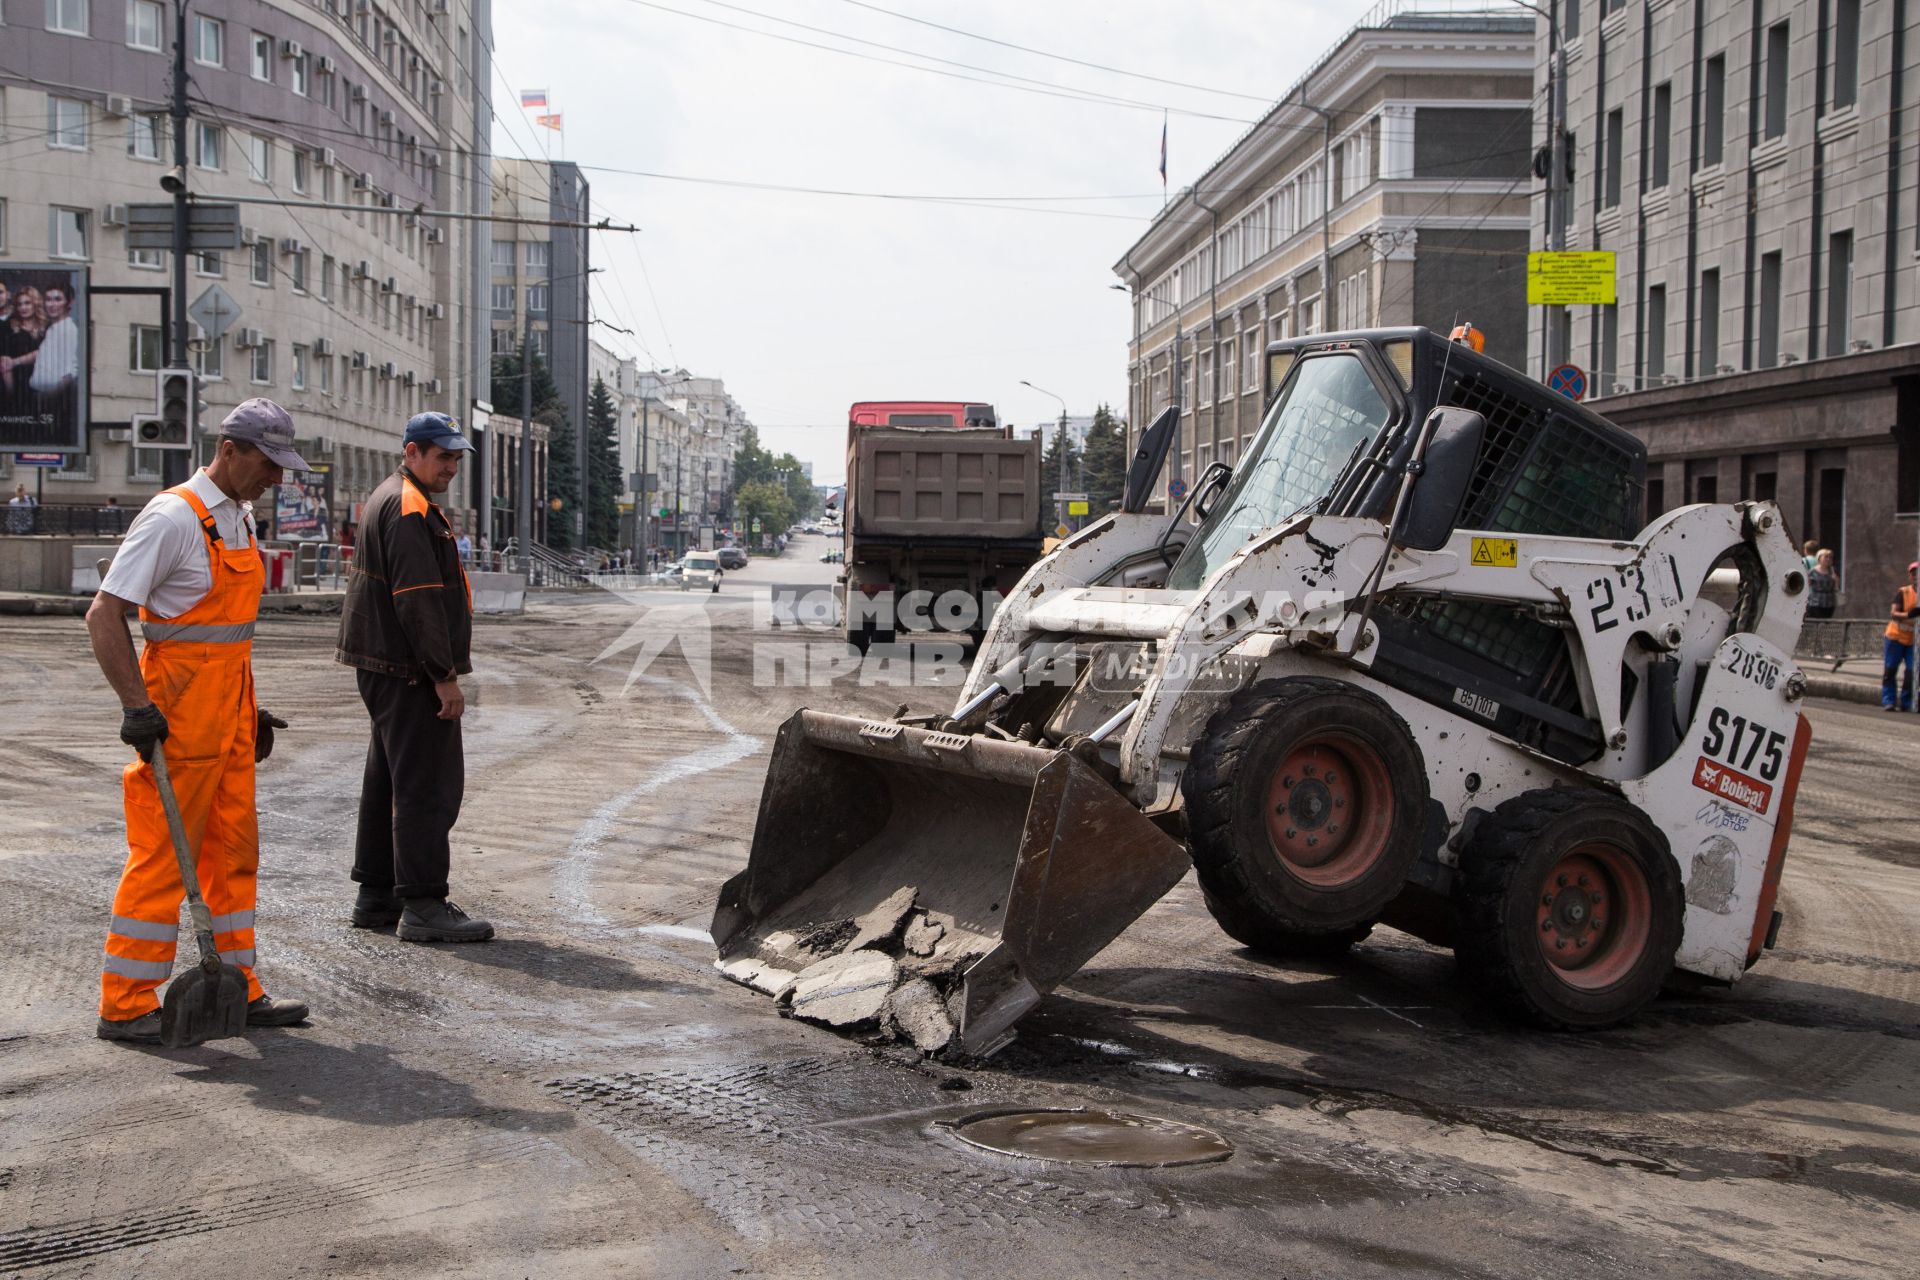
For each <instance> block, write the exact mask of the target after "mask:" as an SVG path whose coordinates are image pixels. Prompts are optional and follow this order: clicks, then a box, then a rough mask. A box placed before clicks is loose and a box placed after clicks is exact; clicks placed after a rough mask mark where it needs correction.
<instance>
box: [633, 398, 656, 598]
mask: <svg viewBox="0 0 1920 1280" xmlns="http://www.w3.org/2000/svg"><path fill="white" fill-rule="evenodd" d="M652 407H653V401H652V400H650V399H648V398H647V397H646V396H641V397H640V549H639V551H638V552H637V553H636V554H637V555H638V557H639V561H640V563H641V564H648V563H650V561H649V559H648V556H647V551H648V548H649V546H650V545H651V543H652V541H653V527H652V526H653V490H652V489H650V488H648V487H647V416H648V415H647V411H648V410H649V409H651V408H652Z"/></svg>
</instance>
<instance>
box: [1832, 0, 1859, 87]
mask: <svg viewBox="0 0 1920 1280" xmlns="http://www.w3.org/2000/svg"><path fill="white" fill-rule="evenodd" d="M1859 100H1860V0H1834V2H1833V108H1834V110H1836V111H1839V110H1842V109H1844V108H1846V107H1850V106H1852V105H1853V104H1854V103H1855V102H1858V101H1859Z"/></svg>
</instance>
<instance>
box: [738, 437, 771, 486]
mask: <svg viewBox="0 0 1920 1280" xmlns="http://www.w3.org/2000/svg"><path fill="white" fill-rule="evenodd" d="M773 469H774V460H773V455H772V454H770V453H768V452H767V451H766V449H764V448H763V447H761V444H760V432H759V431H758V430H756V429H755V428H753V427H748V428H747V429H746V432H745V434H743V435H742V436H741V437H740V448H739V449H737V450H736V451H735V452H734V455H733V490H734V492H735V493H736V494H737V493H739V492H740V490H741V489H742V488H743V487H745V486H747V485H750V484H752V483H753V482H754V481H756V480H772V479H774V478H775V477H774V473H773Z"/></svg>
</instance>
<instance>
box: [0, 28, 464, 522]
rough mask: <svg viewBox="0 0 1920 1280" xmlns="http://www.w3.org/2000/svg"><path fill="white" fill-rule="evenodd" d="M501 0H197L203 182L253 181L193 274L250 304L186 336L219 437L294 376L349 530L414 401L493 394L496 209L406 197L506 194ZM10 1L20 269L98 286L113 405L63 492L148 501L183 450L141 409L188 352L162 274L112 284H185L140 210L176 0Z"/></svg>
mask: <svg viewBox="0 0 1920 1280" xmlns="http://www.w3.org/2000/svg"><path fill="white" fill-rule="evenodd" d="M490 12H491V11H490V7H489V4H488V2H487V0H433V3H423V2H422V0H353V3H348V0H317V2H316V0H248V2H247V3H241V0H196V3H195V4H194V5H193V7H192V9H191V11H190V12H189V14H188V29H187V61H188V71H189V73H190V75H191V77H192V80H191V85H192V87H191V91H190V110H191V113H192V118H191V120H190V121H189V125H188V138H187V159H188V165H187V173H186V180H187V185H188V188H189V190H190V191H191V192H192V193H193V194H194V195H195V196H196V197H199V198H203V199H207V200H211V201H216V202H217V201H220V200H223V199H224V200H240V201H243V202H244V203H241V205H240V210H241V223H242V227H243V230H242V233H241V240H242V244H241V246H240V248H239V249H238V250H237V251H233V252H220V253H206V254H201V255H197V256H195V257H194V258H192V259H191V260H190V262H191V265H190V268H189V270H190V278H189V280H188V293H189V298H190V299H191V298H196V297H197V296H199V295H201V294H202V293H203V291H205V290H206V289H207V288H209V287H210V286H215V285H217V286H219V287H220V288H222V289H223V290H224V291H225V292H226V293H227V294H228V295H230V297H231V299H232V301H233V302H234V303H235V304H237V307H238V310H239V315H238V318H237V320H236V322H235V323H234V324H233V327H232V328H231V329H229V330H228V331H227V332H226V333H225V334H224V335H222V336H220V337H217V338H215V337H209V336H208V335H207V334H205V333H203V332H201V331H199V330H198V328H197V327H196V328H195V329H194V331H193V332H192V334H191V335H190V336H191V339H192V341H191V345H190V350H191V359H192V362H193V363H194V365H195V366H196V367H197V368H198V369H199V370H200V372H201V373H202V374H203V375H204V377H205V379H206V383H205V389H204V391H203V393H202V398H203V399H204V400H205V401H206V402H207V404H208V405H209V411H208V413H207V414H205V415H203V418H202V433H203V434H202V438H201V442H200V445H201V457H202V459H204V458H205V457H207V456H209V455H210V452H211V440H210V437H211V434H212V432H213V430H214V428H215V425H216V424H217V423H218V422H219V420H220V418H221V417H223V416H224V415H225V413H226V412H227V410H228V409H230V408H231V407H232V406H233V405H235V404H238V403H239V402H240V401H242V400H245V399H248V398H249V397H252V396H268V397H271V398H273V399H275V400H278V401H279V402H281V403H282V404H284V405H285V406H286V407H287V408H288V409H289V410H290V411H291V412H292V414H293V416H294V420H295V422H296V424H297V427H298V431H299V438H300V447H301V451H302V453H303V455H304V456H305V457H306V458H307V459H308V460H309V461H312V462H315V463H316V464H317V465H318V466H320V467H322V468H324V469H325V473H326V475H327V476H328V477H329V478H330V480H331V487H332V493H331V501H330V508H331V511H332V512H334V513H337V516H336V524H335V527H334V528H332V529H330V530H327V531H326V534H327V535H328V536H334V537H337V536H339V534H340V529H339V528H338V521H339V520H342V519H344V520H351V519H353V518H355V513H356V512H357V506H356V504H357V503H358V502H359V501H360V500H362V499H363V498H364V497H365V496H366V494H367V493H368V492H369V491H370V490H371V488H372V487H373V486H374V485H375V484H377V483H378V482H379V481H380V479H382V478H383V477H384V476H385V475H386V474H387V473H388V472H389V471H390V469H391V468H392V467H393V465H395V464H396V462H397V460H398V458H399V453H400V434H401V430H402V428H403V427H404V425H405V423H406V420H407V418H408V417H409V416H410V415H411V414H413V413H415V412H417V411H419V410H422V409H429V408H431V409H441V410H446V411H449V412H453V413H455V414H461V413H463V412H464V411H465V410H466V408H467V407H468V406H470V405H471V404H472V403H473V402H475V401H484V400H485V399H486V396H487V368H486V360H485V356H486V348H485V346H484V342H483V334H484V329H483V328H482V327H481V325H480V324H479V323H477V322H476V318H475V317H474V315H473V308H472V305H471V302H472V300H473V299H474V297H475V289H474V281H475V278H476V274H477V273H481V272H483V271H484V263H485V254H486V241H487V232H486V224H485V223H484V222H475V221H465V220H457V219H450V218H444V217H440V218H436V217H433V216H432V215H431V213H430V212H428V213H426V214H416V213H413V212H410V211H418V210H426V211H433V210H453V211H466V212H473V213H484V212H485V211H486V209H487V198H486V188H487V173H486V168H485V165H484V163H483V162H482V163H476V157H481V158H484V157H485V156H486V155H487V153H488V152H489V151H490V149H491V148H490V141H489V138H490V130H489V121H490V119H491V111H490V107H489V104H488V98H487V86H488V81H489V78H490V70H489V65H490V64H489V60H488V59H489V54H488V49H489V47H490V45H491V43H492V33H491V30H490V28H491V17H490ZM4 21H5V25H4V27H0V30H4V32H5V48H6V50H7V57H6V58H5V59H4V60H0V121H3V122H4V125H5V130H6V146H7V157H6V161H5V173H6V181H5V184H4V186H0V275H4V274H5V272H6V270H7V269H8V266H9V264H14V263H29V262H53V263H60V264H73V265H76V266H83V267H85V268H86V269H87V270H88V273H89V286H90V291H92V292H91V297H90V299H89V301H90V304H91V306H90V317H91V336H92V342H91V360H90V365H91V370H90V371H91V375H92V377H91V396H90V400H91V403H90V405H88V406H87V407H86V412H87V417H88V420H89V421H90V423H91V424H93V426H94V428H95V429H94V430H92V431H90V432H89V433H88V439H87V443H88V448H87V451H86V452H85V453H84V454H76V455H73V456H72V457H70V458H69V459H68V461H67V463H66V465H65V466H63V467H61V468H60V469H59V470H57V471H54V472H52V473H51V474H50V475H49V476H48V483H47V496H48V501H49V502H61V501H66V502H86V503H94V502H98V501H100V500H102V499H103V498H104V497H105V496H106V495H113V496H115V497H116V498H118V499H120V500H121V501H122V502H124V503H125V504H126V505H129V506H131V505H137V504H138V503H139V502H140V501H143V500H144V498H145V497H146V496H148V495H150V494H151V493H153V492H154V491H155V490H156V488H157V487H158V486H159V484H160V482H161V476H162V471H163V461H162V458H161V456H160V455H159V454H158V453H156V452H154V451H151V450H143V449H136V448H133V447H132V446H131V443H130V441H129V438H128V432H127V430H126V426H127V424H128V421H129V418H130V417H131V415H133V414H134V413H139V412H152V408H153V404H154V393H155V384H154V377H153V375H154V372H155V371H156V370H158V369H160V368H162V367H164V366H165V365H166V364H167V363H168V362H169V357H170V354H171V353H170V352H168V351H166V350H164V349H163V346H162V343H161V309H160V303H159V300H158V299H156V298H152V297H147V296H120V295H114V294H107V293H100V292H97V291H98V290H99V289H100V288H101V287H103V286H106V287H109V288H113V287H126V286H142V285H146V286H161V287H165V286H167V285H168V284H169V283H170V278H171V271H170V266H171V255H170V254H168V253H164V252H160V251H154V250H138V249H131V248H129V247H128V244H127V234H126V223H127V217H128V215H127V206H128V205H129V204H140V203H154V202H160V201H163V200H166V199H168V198H169V197H167V196H166V195H164V194H163V192H162V191H161V188H160V179H161V176H162V175H163V174H165V173H166V172H167V171H168V169H169V168H170V167H171V165H172V164H173V138H172V129H171V122H170V121H169V119H168V117H167V115H166V114H165V113H166V111H167V109H168V103H169V100H170V95H171V87H170V86H171V68H172V61H173V45H174V18H173V7H172V6H171V5H168V4H164V3H161V2H160V0H5V5H4ZM321 205H343V206H347V207H345V208H322V207H318V206H321ZM10 458H11V455H5V454H0V474H4V473H5V470H6V467H7V463H8V461H9V460H10ZM450 496H451V497H452V499H453V505H454V510H453V515H454V518H455V520H456V522H457V523H459V524H460V525H461V526H462V527H466V526H468V525H469V524H470V523H471V516H470V510H469V508H468V507H467V504H466V503H465V501H464V500H463V498H462V496H461V494H458V493H456V494H454V495H450ZM263 515H264V516H266V517H267V519H266V520H264V521H263V523H265V524H267V525H268V529H269V532H271V531H272V529H271V524H272V520H271V513H269V512H265V511H264V510H263Z"/></svg>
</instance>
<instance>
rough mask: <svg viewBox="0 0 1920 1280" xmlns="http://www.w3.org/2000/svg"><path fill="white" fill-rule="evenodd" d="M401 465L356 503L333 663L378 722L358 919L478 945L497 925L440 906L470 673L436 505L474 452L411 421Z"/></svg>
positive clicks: (458, 569)
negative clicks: (351, 677)
mask: <svg viewBox="0 0 1920 1280" xmlns="http://www.w3.org/2000/svg"><path fill="white" fill-rule="evenodd" d="M404 446H405V453H404V455H403V457H402V460H401V463H400V468H399V470H397V471H395V472H394V473H393V474H392V475H391V476H388V477H387V478H386V479H385V480H383V481H381V483H380V486H379V487H378V488H376V489H375V490H374V491H373V495H372V496H371V497H369V498H368V499H367V502H366V505H365V506H364V507H363V508H362V514H361V518H360V529H359V539H360V541H359V547H358V549H357V550H356V552H355V554H354V558H353V573H352V576H351V577H350V578H348V580H347V598H346V602H345V604H344V605H343V606H342V608H341V611H340V650H339V653H338V654H337V655H336V657H337V659H338V660H339V661H340V662H343V663H345V664H346V665H347V666H350V667H354V668H357V670H356V672H355V676H356V678H357V680H358V682H359V685H360V700H361V702H363V703H364V704H365V705H366V708H367V715H368V717H369V718H370V719H371V720H372V722H373V735H372V740H371V741H370V742H369V743H368V746H367V767H366V772H365V774H364V775H363V777H362V779H361V784H360V824H359V830H358V832H357V834H356V836H355V839H354V849H353V873H352V875H353V879H354V881H355V882H356V883H358V884H359V886H360V891H359V895H358V896H357V897H356V898H355V900H354V905H353V916H352V920H353V924H354V925H355V926H356V927H358V928H362V929H376V928H383V927H385V926H388V925H398V926H399V928H398V933H399V936H400V937H401V938H403V939H405V940H406V941H408V942H484V941H486V940H487V939H488V938H491V937H492V936H493V926H492V925H491V924H488V923H487V922H486V921H485V920H481V919H478V918H476V917H473V916H469V915H468V914H467V913H466V912H464V911H462V910H461V909H460V908H459V907H457V906H455V905H454V904H453V903H451V902H449V901H448V900H447V890H448V883H447V882H448V877H449V876H450V875H451V874H452V864H453V850H452V845H451V843H450V841H449V838H448V837H449V833H450V832H451V831H452V830H453V824H454V821H455V820H456V819H457V818H459V816H460V801H461V798H462V796H463V794H464V791H465V786H466V760H465V755H464V752H463V749H462V746H461V741H460V717H461V715H462V714H463V713H464V712H465V710H466V695H465V693H464V692H463V691H462V690H461V688H460V677H461V676H463V675H466V674H467V673H469V672H471V671H472V670H473V663H472V662H471V661H470V658H469V650H470V648H471V646H472V639H473V595H472V592H471V591H470V590H469V589H468V587H467V575H466V570H465V569H464V568H462V566H461V563H460V552H459V549H458V547H457V545H456V543H455V540H454V536H453V528H452V526H451V525H450V524H449V523H448V521H447V516H446V513H445V512H444V511H442V510H441V509H440V507H439V505H438V504H437V503H436V502H434V498H435V497H436V496H438V495H440V494H443V493H445V492H446V491H447V487H448V486H449V485H451V484H452V483H453V479H454V477H455V476H456V475H457V474H458V473H459V470H460V458H461V455H462V454H465V453H467V452H469V451H471V450H472V448H473V446H472V445H470V444H468V443H467V440H466V437H465V436H462V435H461V434H460V428H459V425H458V424H457V423H455V422H454V420H453V419H452V418H450V417H448V416H447V415H446V414H444V413H418V414H415V415H414V416H413V418H412V419H411V420H410V421H409V422H408V423H407V429H406V434H405V437H404Z"/></svg>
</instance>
